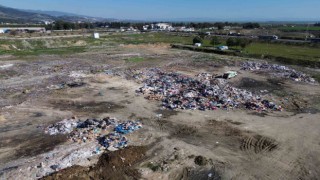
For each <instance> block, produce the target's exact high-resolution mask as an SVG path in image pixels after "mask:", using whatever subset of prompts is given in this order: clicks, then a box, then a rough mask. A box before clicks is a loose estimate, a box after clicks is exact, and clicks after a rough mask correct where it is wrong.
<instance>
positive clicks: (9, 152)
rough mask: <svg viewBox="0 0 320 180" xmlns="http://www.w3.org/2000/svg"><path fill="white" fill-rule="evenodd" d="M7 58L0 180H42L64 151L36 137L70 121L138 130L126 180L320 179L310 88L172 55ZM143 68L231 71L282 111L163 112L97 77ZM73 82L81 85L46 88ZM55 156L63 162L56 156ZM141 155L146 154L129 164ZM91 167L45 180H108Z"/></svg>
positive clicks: (56, 140) (316, 96)
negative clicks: (51, 157) (199, 159)
mask: <svg viewBox="0 0 320 180" xmlns="http://www.w3.org/2000/svg"><path fill="white" fill-rule="evenodd" d="M106 51H108V50H106ZM137 53H139V55H140V56H142V57H144V58H145V59H148V61H142V62H138V63H134V62H130V61H128V56H125V55H126V54H127V55H128V54H129V55H130V54H131V55H133V56H134V57H135V56H137ZM129 57H130V56H129ZM11 58H12V57H10V60H7V61H6V59H1V61H0V66H1V65H2V64H9V63H12V64H13V67H11V68H10V69H0V72H1V74H6V76H0V81H1V85H0V90H1V91H0V92H1V94H0V97H1V100H0V107H1V109H0V130H1V131H0V142H1V143H0V162H1V163H0V176H1V177H3V178H5V179H7V178H8V179H16V178H18V179H34V178H36V176H37V174H41V173H40V171H41V167H37V166H38V165H39V164H40V163H41V162H45V163H46V161H44V159H43V157H45V156H46V155H47V154H49V153H50V152H51V151H52V150H53V149H54V148H58V149H59V148H60V149H66V150H67V149H68V148H70V149H72V148H73V146H72V145H70V143H69V142H66V139H64V137H53V136H44V135H43V130H42V127H45V126H47V125H48V124H50V123H53V122H57V121H60V120H62V119H64V118H70V117H72V116H77V117H79V118H82V119H85V118H89V117H96V118H102V117H107V116H111V117H117V118H119V119H140V120H142V122H143V123H144V128H143V130H141V131H138V132H136V133H134V134H132V135H130V138H132V142H131V144H130V145H133V146H148V145H149V146H148V150H147V151H146V156H145V157H144V158H142V159H139V158H138V159H139V160H137V161H136V160H135V159H134V158H133V159H134V160H132V161H133V162H134V163H132V164H131V160H128V161H126V160H124V162H126V163H130V164H131V165H132V166H133V167H132V169H130V170H129V169H126V168H124V169H126V170H125V173H124V174H125V175H126V176H128V177H131V178H133V179H134V178H137V177H140V176H141V178H144V179H155V178H161V179H204V178H205V179H206V178H208V175H209V174H211V179H219V178H222V179H317V178H318V177H319V176H320V171H319V167H320V158H319V157H320V141H319V136H320V131H319V127H320V121H319V114H318V111H319V109H320V107H319V105H320V91H319V86H317V85H316V86H315V85H308V84H303V83H296V82H292V81H290V80H281V83H280V82H278V81H275V80H274V79H272V78H270V77H268V76H267V75H265V74H253V73H250V72H242V71H239V66H238V65H239V62H240V61H242V60H243V59H241V58H236V57H227V56H217V55H208V54H201V53H194V52H188V51H180V50H170V49H168V47H167V46H161V45H160V46H147V45H145V46H141V45H140V46H133V45H132V46H120V47H118V48H117V51H114V49H112V50H110V51H108V53H105V52H88V53H83V54H77V55H70V56H66V57H64V58H63V59H62V58H61V57H59V56H40V57H37V58H36V59H34V60H29V61H28V62H27V61H24V60H23V59H18V60H12V59H11ZM149 59H152V60H151V61H149ZM143 67H161V68H163V69H166V70H168V71H178V72H181V73H184V74H187V75H190V76H192V75H195V74H197V73H200V72H211V73H217V74H219V73H222V72H225V71H227V70H238V71H239V72H240V73H239V75H238V76H237V77H236V78H235V79H232V80H230V82H231V83H233V84H234V85H236V86H237V87H241V88H245V89H249V90H251V91H260V90H262V89H267V90H268V91H269V92H271V93H272V97H273V98H274V100H275V101H276V102H278V103H280V104H281V103H282V104H281V105H283V106H284V108H285V109H286V110H285V111H284V112H270V113H258V112H255V111H249V110H232V111H225V110H216V111H204V112H203V111H191V110H177V111H170V110H163V109H161V107H160V102H157V101H148V100H146V99H144V98H143V96H137V95H136V94H135V90H136V89H137V88H139V87H140V86H141V85H140V84H138V83H137V82H134V81H133V80H132V79H126V78H125V77H121V76H111V75H106V74H105V73H104V71H105V70H108V69H112V70H114V71H116V72H118V73H119V75H123V73H122V72H124V71H125V70H126V69H128V68H143ZM8 72H10V74H8ZM71 74H73V75H77V76H70V75H71ZM75 79H80V80H81V81H82V82H84V83H85V85H84V86H81V87H76V88H70V87H68V88H64V89H50V88H48V87H49V86H51V85H57V84H61V83H66V82H69V81H74V80H75ZM306 89H308V91H306ZM157 114H162V115H163V116H162V118H161V119H158V118H157V117H156V115H157ZM150 145H151V146H150ZM134 149H135V148H131V149H128V150H123V151H119V152H117V153H116V154H115V155H112V156H113V157H115V158H116V159H117V158H118V155H119V154H121V153H125V152H127V153H129V154H131V153H133V152H131V150H134ZM128 151H129V152H128ZM66 152H67V151H66ZM138 152H140V151H138ZM40 153H44V154H43V157H42V156H40V155H39V156H36V155H38V154H40ZM59 153H60V154H59ZM59 153H58V155H59V156H60V155H61V156H63V155H64V154H63V151H61V152H59ZM142 154H144V152H141V153H138V154H137V156H140V155H142ZM199 155H201V156H203V157H204V158H205V159H206V161H207V163H206V165H203V166H199V165H196V164H195V157H196V156H199ZM124 156H125V155H124ZM102 157H103V156H102ZM135 157H136V156H135ZM97 159H98V157H96V160H97ZM125 159H126V158H125ZM96 160H87V159H86V160H85V162H79V163H78V164H79V165H82V166H92V167H94V168H93V169H92V168H91V169H90V170H88V168H82V167H74V168H71V169H69V170H67V172H71V173H70V174H69V173H67V174H64V173H63V172H65V171H61V172H59V173H58V174H56V175H53V176H51V177H48V179H50V178H53V179H54V178H56V179H57V178H58V179H59V178H60V179H61V178H62V177H64V179H65V178H66V179H72V178H75V176H78V175H79V176H78V177H82V178H83V179H88V176H87V175H88V174H90V173H93V174H94V175H92V176H91V177H103V178H106V179H107V178H110V177H107V176H100V175H99V173H96V172H95V170H94V169H95V168H97V167H99V166H100V165H101V163H102V162H101V161H103V160H105V159H100V161H99V162H98V165H97V166H94V165H95V163H96V162H97V161H96ZM118 160H119V158H118V159H117V160H112V159H111V160H110V161H106V162H104V163H106V164H103V167H105V165H107V166H106V167H111V166H113V163H114V161H117V162H118ZM99 163H100V165H99ZM108 164H109V165H108ZM133 164H135V165H133ZM35 166H36V167H35ZM44 166H45V165H44ZM134 169H137V170H134ZM88 171H89V173H88ZM72 172H73V173H72ZM105 172H109V169H108V170H106V171H105ZM120 172H123V171H122V170H121V171H120ZM79 173H80V174H79ZM81 173H82V174H81ZM117 173H119V172H117ZM69 175H70V176H69ZM74 175H75V176H74ZM111 177H112V176H111ZM119 177H120V176H119ZM209 179H210V178H209Z"/></svg>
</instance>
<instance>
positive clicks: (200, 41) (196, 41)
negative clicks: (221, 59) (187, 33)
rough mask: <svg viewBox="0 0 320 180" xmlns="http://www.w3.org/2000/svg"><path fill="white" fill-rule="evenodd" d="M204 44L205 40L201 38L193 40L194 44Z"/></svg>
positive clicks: (197, 37)
mask: <svg viewBox="0 0 320 180" xmlns="http://www.w3.org/2000/svg"><path fill="white" fill-rule="evenodd" d="M202 42H203V40H202V38H201V37H199V36H196V37H195V38H193V44H196V43H202Z"/></svg>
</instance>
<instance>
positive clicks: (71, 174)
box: [42, 147, 147, 180]
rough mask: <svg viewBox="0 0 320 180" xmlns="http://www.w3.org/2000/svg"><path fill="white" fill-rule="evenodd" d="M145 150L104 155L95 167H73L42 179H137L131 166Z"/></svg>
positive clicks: (138, 148) (136, 149) (122, 151)
mask: <svg viewBox="0 0 320 180" xmlns="http://www.w3.org/2000/svg"><path fill="white" fill-rule="evenodd" d="M146 150H147V148H146V147H128V148H126V149H122V150H119V151H115V152H110V153H105V154H103V155H102V156H101V157H100V158H99V161H98V163H97V164H96V165H95V166H92V167H89V168H87V167H81V166H73V167H70V168H67V169H64V170H61V171H59V172H57V173H54V174H52V175H49V176H46V177H44V178H42V179H44V180H53V179H113V180H115V179H119V180H123V179H139V178H140V173H139V172H138V170H136V169H134V168H133V166H134V164H136V163H137V162H139V161H140V160H141V159H142V158H143V157H144V156H145V153H146Z"/></svg>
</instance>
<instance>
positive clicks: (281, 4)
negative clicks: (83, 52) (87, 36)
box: [1, 0, 320, 21]
mask: <svg viewBox="0 0 320 180" xmlns="http://www.w3.org/2000/svg"><path fill="white" fill-rule="evenodd" d="M1 5H3V6H7V7H11V8H17V9H28V10H42V11H61V12H66V13H74V14H79V15H86V16H92V17H103V18H115V19H122V20H125V19H130V20H141V21H152V20H166V21H170V20H181V21H185V20H188V19H190V20H199V21H201V20H208V21H318V20H319V19H320V11H318V8H319V7H320V1H316V0H305V1H300V0H299V1H298V0H278V1H276V0H269V1H262V2H261V1H259V2H256V1H254V0H244V1H243V2H238V1H236V0H228V1H223V2H221V1H212V0H211V1H210V0H202V1H201V2H199V1H191V0H174V1H168V0H163V1H156V0H135V1H129V0H119V1H117V2H113V1H111V0H104V1H102V0H92V1H76V0H68V1H63V0H55V1H54V2H52V1H49V0H16V1H15V2H13V1H12V0H2V2H1Z"/></svg>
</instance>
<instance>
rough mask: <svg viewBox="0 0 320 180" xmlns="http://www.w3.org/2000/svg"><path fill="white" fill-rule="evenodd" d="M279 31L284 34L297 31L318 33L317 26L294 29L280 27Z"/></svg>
mask: <svg viewBox="0 0 320 180" xmlns="http://www.w3.org/2000/svg"><path fill="white" fill-rule="evenodd" d="M279 30H281V31H285V32H297V31H320V27H319V26H309V27H308V26H295V27H281V28H279Z"/></svg>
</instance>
